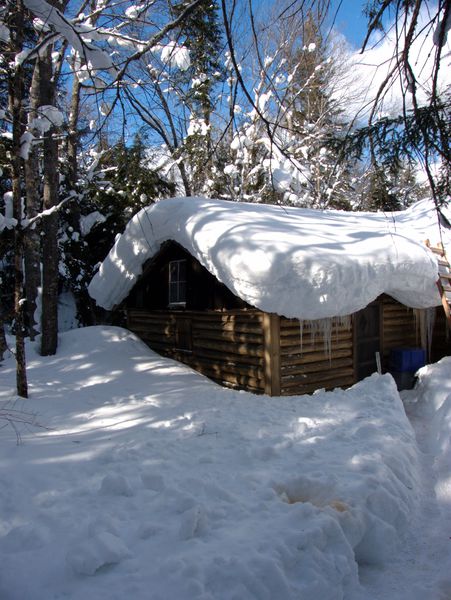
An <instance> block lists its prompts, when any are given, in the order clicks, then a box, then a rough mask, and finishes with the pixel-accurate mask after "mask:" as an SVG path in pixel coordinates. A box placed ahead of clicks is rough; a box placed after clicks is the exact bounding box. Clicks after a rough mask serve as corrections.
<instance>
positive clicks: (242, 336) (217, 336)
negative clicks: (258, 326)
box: [193, 324, 263, 344]
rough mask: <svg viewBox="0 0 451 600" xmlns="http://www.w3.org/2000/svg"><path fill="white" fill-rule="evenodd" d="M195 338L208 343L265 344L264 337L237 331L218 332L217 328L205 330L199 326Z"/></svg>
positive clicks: (196, 327)
mask: <svg viewBox="0 0 451 600" xmlns="http://www.w3.org/2000/svg"><path fill="white" fill-rule="evenodd" d="M193 338H196V339H197V338H200V339H203V340H208V341H216V340H218V341H219V340H220V341H227V342H234V343H239V342H244V343H248V344H263V335H257V334H254V333H237V332H235V331H228V330H222V331H221V330H218V329H217V328H212V329H205V328H203V327H202V328H201V327H199V326H198V325H197V324H196V325H195V326H194V327H193Z"/></svg>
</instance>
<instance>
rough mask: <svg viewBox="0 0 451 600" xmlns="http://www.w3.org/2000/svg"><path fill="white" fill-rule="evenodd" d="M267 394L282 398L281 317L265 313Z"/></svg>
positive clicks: (264, 352) (264, 354) (264, 335)
mask: <svg viewBox="0 0 451 600" xmlns="http://www.w3.org/2000/svg"><path fill="white" fill-rule="evenodd" d="M263 338H264V350H263V356H264V372H265V394H268V395H269V396H280V389H281V388H280V317H279V315H276V314H273V313H263Z"/></svg>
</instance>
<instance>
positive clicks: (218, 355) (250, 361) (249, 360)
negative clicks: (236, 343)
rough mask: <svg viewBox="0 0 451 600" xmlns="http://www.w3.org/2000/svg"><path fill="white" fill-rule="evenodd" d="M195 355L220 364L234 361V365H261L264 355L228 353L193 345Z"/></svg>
mask: <svg viewBox="0 0 451 600" xmlns="http://www.w3.org/2000/svg"><path fill="white" fill-rule="evenodd" d="M193 355H195V356H197V357H198V358H202V359H204V358H205V359H208V360H214V361H216V362H218V363H220V364H225V363H232V364H234V365H243V366H248V365H254V366H260V365H262V364H263V357H261V356H245V355H240V354H232V353H228V354H226V353H225V352H215V351H214V350H208V349H205V348H200V347H198V346H193Z"/></svg>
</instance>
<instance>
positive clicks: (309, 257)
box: [89, 198, 450, 319]
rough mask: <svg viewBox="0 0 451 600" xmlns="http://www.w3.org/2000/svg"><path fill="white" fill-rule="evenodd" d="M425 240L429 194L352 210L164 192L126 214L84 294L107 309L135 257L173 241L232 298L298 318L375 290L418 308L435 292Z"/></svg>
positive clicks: (117, 298) (343, 308)
mask: <svg viewBox="0 0 451 600" xmlns="http://www.w3.org/2000/svg"><path fill="white" fill-rule="evenodd" d="M446 234H447V236H448V239H450V236H449V230H447V231H446ZM425 239H430V241H431V243H432V244H436V243H437V242H438V241H439V240H440V231H439V227H438V224H437V214H436V211H435V210H434V206H433V204H432V202H429V201H421V202H418V203H417V204H415V205H413V206H412V207H410V208H409V209H407V210H405V211H402V212H396V213H351V212H343V211H318V210H308V209H300V208H292V207H280V206H272V205H262V204H247V203H236V202H233V203H232V202H228V201H224V200H222V201H221V200H209V199H205V198H172V199H169V200H162V201H160V202H158V203H156V204H153V205H152V206H150V207H148V208H145V209H143V210H141V211H140V212H139V213H138V214H137V215H135V216H134V217H133V219H132V220H131V221H130V223H129V224H128V225H127V228H126V229H125V231H124V233H123V234H122V235H121V236H120V237H119V238H118V239H117V241H116V243H115V245H114V247H113V248H112V250H111V252H110V253H109V255H108V256H107V257H106V259H105V261H104V262H103V263H102V265H101V267H100V269H99V271H98V273H97V274H96V275H95V277H94V278H93V280H92V281H91V284H90V286H89V293H90V295H91V296H92V297H93V298H94V299H95V300H96V302H97V304H98V305H100V306H103V307H104V308H106V309H111V308H113V307H114V306H116V305H118V304H119V303H120V302H121V301H122V300H123V299H124V298H126V296H127V295H128V293H129V292H130V290H131V289H132V287H133V286H134V285H135V283H136V282H137V280H138V278H139V276H140V275H141V273H142V267H143V264H144V263H145V262H146V261H147V260H148V259H149V258H151V257H152V256H154V255H155V254H156V253H157V252H158V250H159V249H160V247H161V244H162V243H163V242H165V241H167V240H174V241H176V242H178V243H179V244H180V245H181V246H183V247H184V248H185V249H186V250H188V251H189V252H190V253H191V254H192V255H193V256H194V257H195V258H197V259H198V260H199V262H200V263H201V264H202V265H203V266H204V267H206V268H207V269H208V270H209V271H210V272H211V273H212V274H213V275H215V276H216V277H217V278H218V279H219V280H220V281H221V282H223V283H224V284H225V285H226V286H227V287H228V288H229V289H230V290H231V291H232V292H234V293H235V294H236V295H237V296H239V297H240V298H242V299H243V300H245V301H246V302H248V303H249V304H251V305H252V306H255V307H257V308H259V309H261V310H264V311H267V312H274V313H277V314H279V315H284V316H286V317H296V318H300V319H319V318H324V317H332V316H341V315H347V314H351V313H353V312H355V311H357V310H359V309H361V308H363V307H365V306H366V305H367V304H368V303H369V302H371V301H372V300H374V299H375V298H377V296H379V295H380V294H382V293H383V292H385V293H387V294H389V295H390V296H392V297H393V298H395V299H397V300H399V301H400V302H402V303H403V304H405V305H407V306H411V307H413V308H426V307H430V306H436V305H438V304H440V297H439V294H438V291H437V286H436V280H437V273H438V267H437V261H436V258H435V257H434V255H433V254H432V253H431V252H430V251H429V250H428V249H427V248H426V247H425V245H424V240H425ZM445 243H446V239H445Z"/></svg>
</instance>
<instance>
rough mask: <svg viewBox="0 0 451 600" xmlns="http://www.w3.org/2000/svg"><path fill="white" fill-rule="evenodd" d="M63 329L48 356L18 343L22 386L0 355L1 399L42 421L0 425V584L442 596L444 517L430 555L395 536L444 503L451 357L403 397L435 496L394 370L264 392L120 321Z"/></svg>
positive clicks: (88, 594)
mask: <svg viewBox="0 0 451 600" xmlns="http://www.w3.org/2000/svg"><path fill="white" fill-rule="evenodd" d="M60 339H61V343H60V348H59V351H58V354H57V355H56V356H54V357H45V358H44V357H40V356H38V355H37V354H36V352H35V351H34V349H33V347H29V348H28V361H29V370H28V375H29V383H30V392H31V394H30V395H31V397H30V399H29V400H28V401H23V400H16V401H15V402H13V401H12V400H11V398H12V397H13V385H14V365H13V361H12V359H11V358H9V359H8V360H7V361H6V362H4V363H2V365H1V366H0V373H1V381H0V400H1V402H2V409H3V415H5V411H6V410H9V411H10V413H11V411H13V410H19V411H24V412H25V413H34V414H35V415H36V421H37V422H38V423H39V424H40V425H41V426H42V427H36V426H29V427H25V426H24V425H21V424H18V425H17V428H18V429H17V431H14V429H13V427H12V426H10V425H8V424H7V423H6V422H5V427H4V428H3V429H2V430H1V432H0V444H1V457H2V459H1V470H0V597H1V598H2V600H24V599H26V600H48V599H49V598H70V599H71V600H81V599H83V600H102V599H105V600H106V599H108V600H112V599H118V600H119V599H120V600H123V599H124V598H128V597H130V598H134V599H135V600H141V599H142V600H147V599H148V598H150V597H151V598H152V600H167V599H169V598H170V599H171V600H195V599H196V600H197V599H198V600H207V599H208V600H229V599H230V600H232V599H233V600H247V599H249V600H251V599H253V600H265V599H267V600H275V599H277V600H279V599H280V600H289V599H291V598H293V599H295V598H296V599H299V598H303V600H335V599H337V600H338V599H346V600H377V599H378V598H384V600H395V599H396V600H398V599H402V598H404V599H405V598H409V599H410V598H417V596H414V595H413V592H415V593H416V591H418V590H419V589H422V590H423V591H424V589H427V591H428V595H423V597H422V598H424V599H425V598H427V599H428V600H435V599H437V600H438V599H440V600H441V599H442V598H445V596H441V595H439V594H440V593H441V590H443V589H444V586H446V585H447V582H446V581H444V579H443V578H444V577H445V575H444V573H446V570H445V571H443V570H441V569H440V568H439V566H440V565H441V564H443V565H444V564H445V562H444V561H445V558H446V554H445V555H444V554H443V552H444V550H445V546H446V543H448V544H449V543H451V542H449V535H450V531H449V530H448V529H446V528H442V530H441V531H440V529H439V528H438V526H437V528H436V529H434V528H429V529H431V531H433V532H434V534H435V535H437V536H441V539H440V540H439V539H437V540H432V539H430V540H429V542H430V543H429V546H428V548H429V547H432V546H433V543H434V541H435V542H436V546H437V548H438V549H439V550H440V552H441V554H440V555H439V556H438V557H437V556H434V557H429V556H424V560H423V559H422V558H421V557H418V556H417V557H416V560H417V563H416V564H415V565H413V566H412V565H410V563H409V562H408V561H406V556H405V554H406V550H405V549H406V539H408V537H409V535H411V532H412V528H415V527H416V524H417V523H419V522H420V520H421V519H423V521H422V522H424V523H425V527H424V535H425V536H426V537H427V536H428V535H429V529H428V527H427V522H426V521H424V519H425V518H426V517H425V515H424V514H423V513H422V512H421V511H424V508H425V505H426V507H427V508H429V509H430V511H431V515H429V518H430V519H431V520H433V519H435V521H434V522H437V523H438V522H439V521H438V519H439V518H440V515H439V513H438V511H439V504H438V502H437V500H439V501H440V503H442V506H443V507H446V508H447V509H448V512H450V508H449V506H450V499H451V492H450V481H449V474H448V472H449V468H448V470H447V466H446V462H443V463H441V462H440V460H441V459H440V456H442V454H443V453H446V452H449V437H447V436H449V429H445V425H446V427H449V426H450V422H449V418H448V417H449V414H450V412H451V408H450V407H451V399H450V398H451V395H450V391H449V389H448V390H447V391H446V390H445V388H444V387H442V385H441V382H443V381H446V378H448V381H449V380H450V378H449V371H450V369H451V363H450V362H449V360H448V362H446V361H445V362H443V363H440V364H439V365H435V366H432V367H427V369H426V370H424V372H423V374H422V378H421V387H420V393H419V394H418V395H417V396H415V393H414V392H413V393H411V396H410V397H409V406H411V407H415V410H416V411H417V412H418V413H420V412H422V411H423V412H424V414H425V417H424V423H428V422H430V423H431V424H432V425H431V429H430V432H432V434H433V435H434V436H435V437H434V438H431V440H432V439H436V441H435V442H434V443H433V442H432V441H430V444H431V447H430V453H431V454H430V456H432V457H433V456H435V455H437V465H438V471H437V472H438V474H439V477H438V479H437V486H438V487H437V490H436V492H437V498H435V497H433V495H432V492H431V495H430V496H427V494H426V492H425V483H424V482H425V481H426V479H425V475H424V473H425V472H427V474H428V476H429V477H430V478H431V482H432V483H431V485H433V483H434V481H432V478H433V472H432V470H431V469H430V468H428V467H427V465H425V464H423V463H424V460H426V459H425V457H426V454H423V453H421V452H419V450H418V448H417V445H416V441H415V436H414V432H413V430H412V428H411V426H410V424H409V421H408V420H407V418H406V416H405V413H404V409H403V405H402V402H401V400H400V397H399V394H398V393H397V391H396V388H395V385H394V382H393V380H392V378H391V376H390V375H383V376H378V375H373V376H372V377H370V378H368V379H366V380H365V381H363V382H360V383H359V384H357V385H356V386H354V387H353V388H351V389H349V390H346V391H342V390H337V391H334V392H328V393H325V392H318V393H316V394H314V395H312V396H303V397H290V398H269V397H266V396H255V395H252V394H249V393H246V392H237V391H232V390H227V389H223V388H221V387H219V386H217V385H215V384H214V383H212V382H211V381H209V380H207V379H206V378H204V377H202V376H201V375H199V374H197V373H195V372H193V371H191V370H190V369H189V368H187V367H185V366H183V365H180V364H178V363H176V362H174V361H171V360H168V359H165V358H162V357H160V356H158V355H156V354H155V353H153V352H152V351H151V350H149V349H148V348H147V347H146V346H145V345H144V344H143V343H142V342H140V341H139V340H138V339H137V338H136V337H134V336H133V335H132V334H130V333H129V332H127V331H125V330H122V329H119V328H113V327H92V328H86V329H79V330H74V331H70V332H67V333H64V334H62V335H61V336H60ZM440 369H441V370H440ZM8 402H9V404H8ZM444 407H445V408H444ZM21 416H22V417H24V416H25V414H23V413H22V415H21ZM428 431H429V430H428ZM447 432H448V433H447ZM17 433H20V436H21V440H22V443H21V444H20V445H16V435H17ZM432 434H431V435H432ZM428 439H429V438H428ZM443 460H445V459H444V455H443ZM431 461H432V458H431ZM448 464H449V463H448ZM431 522H432V521H431ZM446 524H449V519H448V520H447V521H446ZM426 541H427V540H426ZM409 547H410V546H409ZM412 548H414V546H412ZM400 560H402V562H401V563H400V562H399V561H400ZM440 561H442V563H440ZM419 564H421V569H419V568H418V565H419ZM397 565H398V567H399V566H400V565H402V567H403V568H402V569H400V568H398V569H397V567H396V566H397ZM410 567H412V568H410ZM409 569H410V570H409ZM398 572H399V577H398V578H397V579H396V580H395V579H394V577H393V575H392V574H393V573H398ZM359 577H360V578H361V581H362V583H363V585H361V584H360V583H359ZM431 577H432V578H431ZM386 582H387V583H386ZM448 583H449V581H448ZM421 586H422V587H421ZM410 590H413V592H412V594H410ZM399 593H404V596H400V595H397V594H399Z"/></svg>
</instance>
